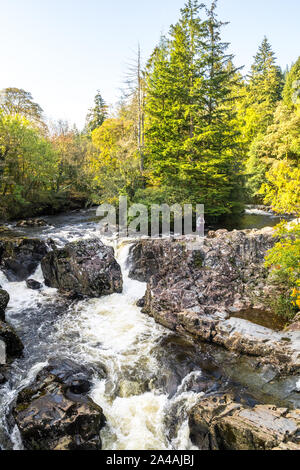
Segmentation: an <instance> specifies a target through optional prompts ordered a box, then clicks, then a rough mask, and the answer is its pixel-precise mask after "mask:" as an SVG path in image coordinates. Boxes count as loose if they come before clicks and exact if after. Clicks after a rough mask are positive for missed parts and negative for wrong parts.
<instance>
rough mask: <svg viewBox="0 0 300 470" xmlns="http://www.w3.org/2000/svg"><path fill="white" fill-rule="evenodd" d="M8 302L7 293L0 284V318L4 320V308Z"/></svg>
mask: <svg viewBox="0 0 300 470" xmlns="http://www.w3.org/2000/svg"><path fill="white" fill-rule="evenodd" d="M8 302H9V294H8V292H6V290H3V289H1V286H0V320H3V321H4V320H5V309H6V307H7V305H8Z"/></svg>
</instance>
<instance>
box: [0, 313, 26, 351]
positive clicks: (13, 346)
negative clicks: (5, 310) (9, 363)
mask: <svg viewBox="0 0 300 470" xmlns="http://www.w3.org/2000/svg"><path fill="white" fill-rule="evenodd" d="M0 340H1V341H3V342H4V344H5V348H6V355H7V357H8V359H16V358H19V357H21V356H22V354H23V349H24V346H23V344H22V341H21V340H20V338H19V337H18V335H17V333H16V332H15V330H14V329H13V328H12V327H11V326H10V325H8V324H7V323H4V322H2V321H0Z"/></svg>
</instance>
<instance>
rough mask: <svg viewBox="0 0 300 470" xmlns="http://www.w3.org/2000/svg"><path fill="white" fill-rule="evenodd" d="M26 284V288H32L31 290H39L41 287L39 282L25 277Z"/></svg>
mask: <svg viewBox="0 0 300 470" xmlns="http://www.w3.org/2000/svg"><path fill="white" fill-rule="evenodd" d="M26 285H27V287H28V289H32V290H40V289H42V287H43V286H42V284H41V283H40V282H38V281H35V280H34V279H27V281H26Z"/></svg>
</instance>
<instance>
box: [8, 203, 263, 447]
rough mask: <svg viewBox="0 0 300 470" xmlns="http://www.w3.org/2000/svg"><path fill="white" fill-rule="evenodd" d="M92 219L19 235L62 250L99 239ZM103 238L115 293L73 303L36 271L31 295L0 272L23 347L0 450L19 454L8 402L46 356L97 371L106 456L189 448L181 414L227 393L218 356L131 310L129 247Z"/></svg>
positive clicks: (133, 288)
mask: <svg viewBox="0 0 300 470" xmlns="http://www.w3.org/2000/svg"><path fill="white" fill-rule="evenodd" d="M94 217H95V214H94V211H82V212H79V213H74V214H69V215H62V216H55V217H52V218H50V217H49V218H46V220H47V222H48V226H47V227H43V228H28V229H21V230H19V234H20V235H21V236H28V237H38V238H41V239H43V240H47V239H49V238H51V239H52V240H53V241H54V242H55V244H56V245H57V246H59V247H61V246H64V244H66V243H68V242H71V241H76V240H80V239H92V238H95V237H97V236H99V235H98V232H97V220H95V218H94ZM249 217H252V218H255V222H251V223H254V224H255V225H256V224H257V223H258V220H257V218H258V217H260V218H261V217H264V218H268V220H270V216H267V215H265V214H263V215H250V214H246V215H245V218H249ZM248 222H249V223H250V221H248V219H247V220H245V222H244V223H247V224H248ZM261 223H262V224H264V226H266V225H269V224H268V223H266V222H264V221H262V220H261ZM255 225H253V226H255ZM12 228H14V227H12ZM100 238H101V237H100ZM101 239H102V241H103V242H104V243H105V244H109V245H111V246H113V248H114V250H115V257H116V259H117V261H118V263H119V264H120V266H121V269H122V274H123V285H124V288H123V293H122V294H113V295H110V296H106V297H102V298H100V299H85V300H81V301H78V300H76V301H74V300H70V299H66V298H65V297H64V296H62V295H61V294H60V293H59V292H58V291H57V290H56V289H50V288H48V287H46V286H45V284H44V279H43V274H42V270H41V267H40V266H39V267H38V268H37V270H36V272H35V273H34V275H33V276H31V277H32V278H33V279H35V280H36V281H39V282H40V283H41V284H42V286H43V287H42V289H41V290H39V291H34V290H30V289H29V288H28V287H27V285H26V282H9V281H8V280H7V278H6V276H5V275H4V273H3V272H2V271H1V270H0V285H1V286H2V288H3V289H5V290H6V291H8V293H9V295H10V303H9V306H8V308H7V310H6V320H7V322H8V323H10V324H11V325H12V326H13V327H14V328H15V329H16V332H17V334H18V335H19V337H20V338H21V340H22V342H23V344H24V346H25V349H24V355H23V357H22V358H20V359H17V360H15V361H14V362H13V363H12V364H11V365H10V367H9V369H8V381H7V382H6V384H5V385H3V386H2V387H0V448H1V449H22V441H21V437H20V433H19V431H18V428H17V427H16V426H15V424H14V421H13V419H12V417H11V409H12V406H13V403H14V401H15V400H16V398H17V395H18V393H19V391H21V390H22V389H24V388H25V387H27V386H28V385H30V384H31V382H32V381H33V380H34V379H35V377H36V375H37V374H38V373H39V372H40V371H41V370H42V369H43V368H44V367H45V366H46V365H47V364H48V361H49V360H50V359H53V358H59V359H72V360H73V361H75V362H77V363H78V364H80V365H88V366H92V368H93V370H95V371H96V372H95V376H94V379H93V387H92V389H91V391H90V396H91V398H92V399H93V400H94V402H95V403H97V404H98V405H100V406H101V407H102V409H103V411H104V415H105V416H106V418H107V424H106V426H105V428H104V429H102V431H101V438H102V444H103V449H106V450H171V449H175V450H192V449H195V447H194V446H193V444H192V442H191V440H190V430H189V425H188V414H189V410H190V409H191V408H192V407H193V406H194V405H195V404H196V403H197V402H199V401H200V400H201V399H202V398H203V397H205V396H207V395H209V394H214V393H216V392H222V391H227V390H228V389H231V388H232V387H233V384H232V381H230V380H228V378H227V376H226V373H225V374H224V370H223V369H222V368H221V363H222V360H223V355H224V353H223V352H220V351H217V350H215V349H212V350H211V349H210V350H209V351H206V349H205V348H204V347H203V346H201V347H200V346H199V347H198V346H196V345H195V344H193V343H192V342H191V341H189V340H188V339H183V338H179V337H178V336H177V335H176V334H174V333H172V332H171V331H169V330H167V329H166V328H164V327H163V326H160V325H158V324H156V323H155V321H154V319H152V318H151V317H149V316H147V315H144V314H143V313H142V312H141V309H140V308H139V307H137V301H138V300H139V299H141V298H142V297H143V296H144V294H145V290H146V284H144V283H141V282H138V281H134V280H132V279H130V278H129V275H128V274H129V267H130V266H129V252H130V246H131V242H130V241H129V240H123V241H122V240H112V239H110V240H104V239H103V238H101ZM224 358H225V356H224ZM97 371H99V373H97ZM100 371H101V372H102V373H100ZM103 371H105V374H103ZM103 377H104V378H103ZM234 387H236V385H234ZM237 391H238V393H240V391H241V386H240V385H239V384H238V385H237Z"/></svg>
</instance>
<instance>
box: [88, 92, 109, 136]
mask: <svg viewBox="0 0 300 470" xmlns="http://www.w3.org/2000/svg"><path fill="white" fill-rule="evenodd" d="M107 117H108V112H107V105H106V103H105V101H104V99H103V98H102V96H101V93H100V91H99V90H98V92H97V94H96V96H95V100H94V107H93V108H91V109H90V110H89V113H88V115H87V118H86V128H87V131H88V132H93V131H94V130H95V129H97V128H98V127H100V126H102V124H103V123H104V121H105V119H107Z"/></svg>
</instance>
